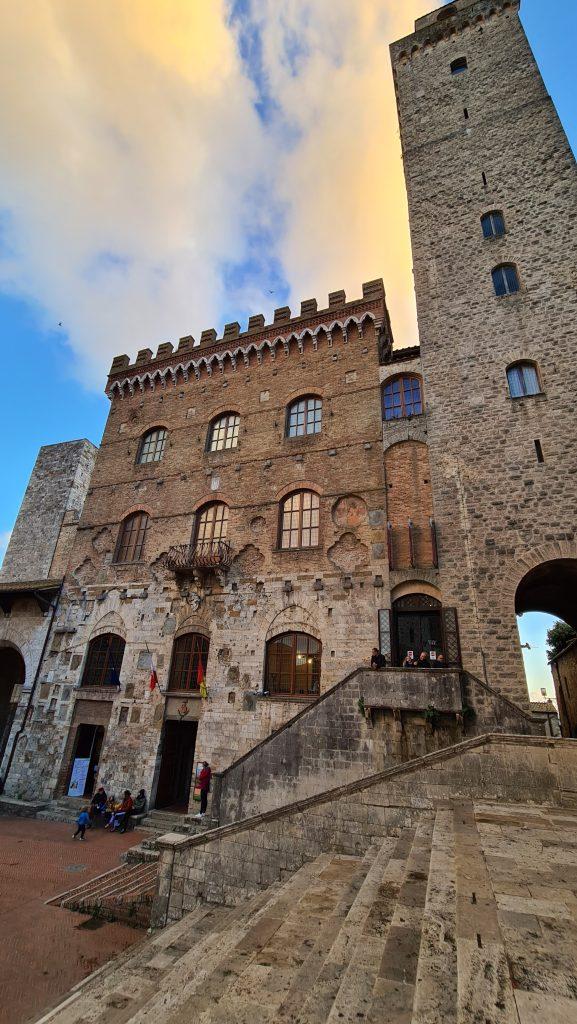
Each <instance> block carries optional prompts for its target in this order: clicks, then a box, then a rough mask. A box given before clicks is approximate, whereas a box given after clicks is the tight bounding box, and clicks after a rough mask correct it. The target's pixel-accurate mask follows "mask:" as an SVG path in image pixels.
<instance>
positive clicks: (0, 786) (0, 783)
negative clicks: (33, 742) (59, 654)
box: [0, 586, 62, 793]
mask: <svg viewBox="0 0 577 1024" xmlns="http://www.w3.org/2000/svg"><path fill="white" fill-rule="evenodd" d="M61 591H62V586H60V587H59V589H58V593H57V595H56V597H55V598H54V601H52V602H51V604H50V609H51V615H50V622H49V625H48V629H47V630H46V636H45V637H44V643H43V644H42V651H41V654H40V658H39V659H38V665H37V667H36V672H35V674H34V679H33V680H32V686H31V687H30V690H29V692H28V703H27V704H26V710H25V712H24V717H23V719H22V725H21V726H20V728H19V729H18V732H17V733H16V735H15V737H14V739H13V740H12V746H11V748H10V754H9V755H8V764H7V765H6V771H5V772H4V775H3V776H2V778H1V779H0V793H3V792H4V788H5V786H6V781H7V779H8V775H9V774H10V769H11V767H12V761H13V760H14V754H15V753H16V744H17V743H18V740H19V739H20V737H21V735H22V733H23V732H24V730H25V728H26V724H27V722H28V718H29V714H30V706H31V704H32V698H33V696H34V693H35V691H36V685H37V683H38V680H39V678H40V669H41V668H42V662H43V661H44V655H45V653H46V648H47V647H48V641H49V639H50V634H51V632H52V626H53V625H54V616H55V615H56V609H57V607H58V601H59V599H60V594H61Z"/></svg>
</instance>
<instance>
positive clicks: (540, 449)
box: [535, 439, 545, 462]
mask: <svg viewBox="0 0 577 1024" xmlns="http://www.w3.org/2000/svg"><path fill="white" fill-rule="evenodd" d="M535 452H536V455H537V462H545V456H544V455H543V447H542V445H541V442H540V441H539V439H537V440H536V441H535Z"/></svg>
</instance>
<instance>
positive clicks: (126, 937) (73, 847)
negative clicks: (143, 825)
mask: <svg viewBox="0 0 577 1024" xmlns="http://www.w3.org/2000/svg"><path fill="white" fill-rule="evenodd" d="M72 832H73V827H72V826H71V825H68V824H62V823H61V822H38V821H34V820H31V819H24V818H8V817H1V818H0V929H1V934H2V944H1V949H0V1024H25V1022H27V1021H31V1020H35V1019H36V1018H37V1017H38V1016H40V1014H41V1012H42V1011H43V1010H47V1009H49V1008H50V1007H51V1006H52V1005H53V1004H54V1003H56V1002H57V1001H58V1000H59V999H60V998H61V997H62V996H64V995H65V994H66V992H68V990H69V989H70V988H71V987H72V986H73V985H75V984H76V983H77V982H78V981H80V980H81V979H82V978H84V977H85V976H86V975H87V974H90V972H91V971H94V970H96V968H98V967H100V966H101V964H103V963H105V962H106V961H107V960H109V959H110V958H111V957H113V956H114V955H115V954H116V953H119V952H121V951H122V950H123V949H126V947H127V946H130V945H131V944H132V943H134V942H137V941H138V940H139V939H140V938H141V936H142V932H139V931H137V930H135V929H133V928H129V927H128V926H127V925H123V924H119V923H113V924H108V923H106V922H103V923H102V924H101V923H100V922H99V924H98V927H96V928H94V929H93V928H85V927H82V925H83V923H84V922H86V921H90V918H89V917H88V916H85V915H83V914H75V913H72V912H70V911H67V910H62V909H61V908H60V907H59V906H50V907H47V906H45V905H44V901H45V900H47V899H49V898H50V897H51V896H55V895H57V894H58V893H60V892H64V891H65V890H66V889H69V888H71V887H72V886H74V885H78V884H79V883H80V882H82V881H86V880H87V879H89V878H91V877H95V876H96V875H98V874H101V873H102V872H104V871H107V870H109V869H110V868H113V867H116V866H117V865H118V863H119V856H120V854H121V853H122V851H123V850H126V849H127V848H128V847H129V846H134V845H135V843H136V842H138V839H137V835H138V833H131V834H129V835H126V836H121V835H116V834H115V835H114V836H110V835H109V834H108V833H107V832H104V831H102V830H98V831H95V832H88V833H87V840H86V842H84V843H79V842H73V841H72V838H71V837H72Z"/></svg>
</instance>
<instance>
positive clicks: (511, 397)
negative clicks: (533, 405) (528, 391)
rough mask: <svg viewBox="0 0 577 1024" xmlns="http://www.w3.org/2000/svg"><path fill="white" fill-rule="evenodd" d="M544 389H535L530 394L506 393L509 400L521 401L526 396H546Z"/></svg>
mask: <svg viewBox="0 0 577 1024" xmlns="http://www.w3.org/2000/svg"><path fill="white" fill-rule="evenodd" d="M546 397H547V395H546V393H545V391H535V392H534V393H533V394H532V395H511V394H508V395H507V398H508V399H509V401H510V402H523V401H524V400H525V399H526V398H546Z"/></svg>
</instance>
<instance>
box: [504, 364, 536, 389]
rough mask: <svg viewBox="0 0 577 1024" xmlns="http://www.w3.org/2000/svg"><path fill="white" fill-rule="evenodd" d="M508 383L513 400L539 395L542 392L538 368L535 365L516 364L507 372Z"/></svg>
mask: <svg viewBox="0 0 577 1024" xmlns="http://www.w3.org/2000/svg"><path fill="white" fill-rule="evenodd" d="M507 383H508V385H509V394H510V395H511V398H523V397H524V396H525V395H538V394H540V392H541V388H540V385H539V376H538V374H537V367H536V366H535V364H534V363H515V364H514V365H513V366H510V367H509V369H508V370H507Z"/></svg>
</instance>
